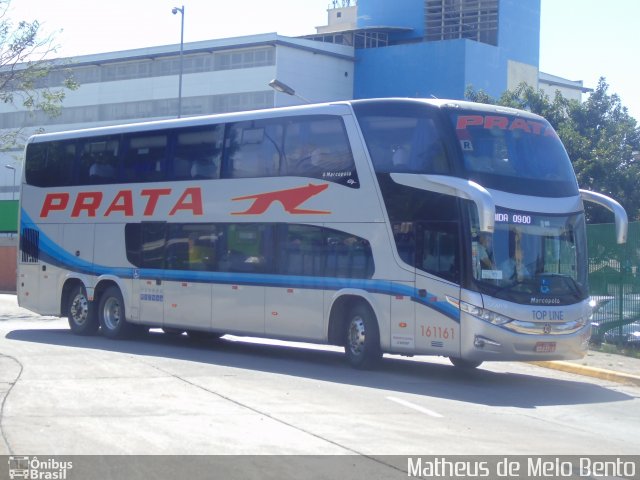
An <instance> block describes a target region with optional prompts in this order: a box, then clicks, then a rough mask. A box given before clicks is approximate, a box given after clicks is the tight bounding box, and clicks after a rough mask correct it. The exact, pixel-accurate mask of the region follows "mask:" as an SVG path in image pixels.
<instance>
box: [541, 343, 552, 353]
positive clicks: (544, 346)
mask: <svg viewBox="0 0 640 480" xmlns="http://www.w3.org/2000/svg"><path fill="white" fill-rule="evenodd" d="M555 351H556V342H538V343H536V353H553V352H555Z"/></svg>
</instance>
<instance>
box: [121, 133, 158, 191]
mask: <svg viewBox="0 0 640 480" xmlns="http://www.w3.org/2000/svg"><path fill="white" fill-rule="evenodd" d="M166 156H167V134H166V133H155V132H152V133H140V134H135V135H131V136H130V137H129V138H128V139H127V149H126V152H125V159H124V181H127V182H145V181H151V182H153V181H160V180H163V179H164V176H165V175H164V171H165V159H166Z"/></svg>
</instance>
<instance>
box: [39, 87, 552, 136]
mask: <svg viewBox="0 0 640 480" xmlns="http://www.w3.org/2000/svg"><path fill="white" fill-rule="evenodd" d="M385 103H386V104H396V105H397V104H402V103H405V104H422V105H425V104H426V105H430V106H432V107H435V108H451V109H464V110H473V111H478V112H485V113H502V114H508V115H518V116H523V117H529V118H532V119H538V120H539V119H540V118H541V117H540V116H539V115H535V114H533V113H530V112H526V111H523V110H517V109H515V108H509V107H501V106H497V105H490V104H481V103H474V102H468V101H463V100H446V99H431V98H408V97H405V98H401V97H390V98H375V99H361V100H342V101H335V102H328V103H316V104H308V105H295V106H290V107H276V108H268V109H263V110H250V111H242V112H232V113H220V114H211V115H200V116H194V117H185V118H173V119H165V120H154V121H147V122H136V123H123V124H118V125H109V126H103V127H93V128H85V129H77V130H66V131H61V132H52V133H40V134H35V135H32V136H31V137H30V138H29V140H28V141H27V144H29V143H39V142H46V141H52V140H65V139H72V138H82V137H92V136H100V135H117V134H121V133H132V132H144V131H150V130H163V129H171V128H179V127H193V126H204V125H208V124H211V123H224V122H241V121H245V120H253V119H263V118H269V117H272V116H276V115H277V116H287V115H300V114H302V113H304V114H308V115H322V114H325V115H326V114H333V115H339V114H348V113H351V112H352V110H351V106H352V105H363V104H385Z"/></svg>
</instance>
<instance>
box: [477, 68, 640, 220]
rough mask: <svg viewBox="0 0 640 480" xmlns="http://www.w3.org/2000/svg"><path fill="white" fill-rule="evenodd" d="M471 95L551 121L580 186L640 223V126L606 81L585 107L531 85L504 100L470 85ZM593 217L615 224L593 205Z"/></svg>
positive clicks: (590, 215) (590, 213)
mask: <svg viewBox="0 0 640 480" xmlns="http://www.w3.org/2000/svg"><path fill="white" fill-rule="evenodd" d="M466 97H467V99H469V100H471V101H475V102H480V103H491V104H496V105H502V106H509V107H514V108H519V109H522V110H528V111H531V112H533V113H537V114H539V115H542V116H543V117H545V118H546V119H547V120H548V121H549V122H550V123H551V125H553V128H554V129H555V130H556V131H557V132H558V135H559V136H560V138H561V139H562V142H563V143H564V146H565V148H566V150H567V153H568V154H569V158H571V161H572V163H573V167H574V169H575V172H576V176H577V177H578V184H579V185H580V188H584V189H587V190H592V191H595V192H599V193H603V194H605V195H609V196H610V197H613V198H615V199H616V200H618V201H619V202H620V203H621V204H622V205H623V206H624V207H625V209H626V210H627V214H628V215H629V219H630V220H640V188H638V187H639V185H638V180H639V179H640V127H639V126H638V123H637V121H636V120H635V119H634V118H632V117H631V116H630V115H629V112H628V110H627V108H626V107H624V106H623V105H622V103H621V101H620V97H618V95H616V94H610V93H609V85H608V84H607V82H606V80H605V78H600V80H599V82H598V86H597V87H596V88H595V90H594V91H593V92H592V93H591V94H590V95H589V98H588V99H587V100H586V101H585V102H583V103H580V102H578V101H575V100H568V99H566V98H565V97H564V96H563V95H562V94H561V93H560V92H559V91H556V94H555V96H554V97H553V99H552V98H550V97H549V96H548V95H546V94H545V93H544V92H542V91H541V90H536V89H534V88H533V87H531V86H529V85H527V84H521V85H520V86H518V87H517V88H516V89H515V90H508V91H506V92H504V93H503V94H502V95H501V97H500V98H498V99H494V98H491V97H490V96H488V95H487V94H486V93H484V92H482V91H476V90H474V89H473V88H472V87H468V88H467V91H466ZM587 215H588V218H589V221H590V222H591V223H605V222H611V220H612V217H611V214H610V213H609V212H608V211H606V210H605V209H603V208H602V207H591V206H588V209H587Z"/></svg>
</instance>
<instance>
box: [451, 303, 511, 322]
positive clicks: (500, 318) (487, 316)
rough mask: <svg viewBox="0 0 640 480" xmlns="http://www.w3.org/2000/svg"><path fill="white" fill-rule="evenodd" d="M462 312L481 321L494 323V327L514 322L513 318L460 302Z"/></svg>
mask: <svg viewBox="0 0 640 480" xmlns="http://www.w3.org/2000/svg"><path fill="white" fill-rule="evenodd" d="M460 310H462V311H463V312H467V313H468V314H470V315H473V316H474V317H476V318H479V319H480V320H484V321H485V322H489V323H492V324H493V325H504V324H505V323H509V322H513V318H509V317H506V316H504V315H500V314H499V313H496V312H493V311H491V310H487V309H485V308H480V307H476V306H475V305H471V304H470V303H466V302H460Z"/></svg>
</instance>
